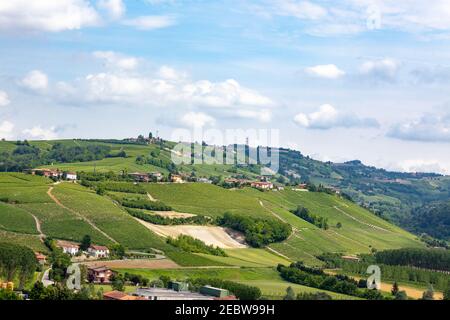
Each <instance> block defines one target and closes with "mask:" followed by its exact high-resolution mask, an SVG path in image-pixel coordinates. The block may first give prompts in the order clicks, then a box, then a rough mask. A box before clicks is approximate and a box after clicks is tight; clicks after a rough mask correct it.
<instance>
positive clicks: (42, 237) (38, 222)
mask: <svg viewBox="0 0 450 320" xmlns="http://www.w3.org/2000/svg"><path fill="white" fill-rule="evenodd" d="M28 213H29V212H28ZM30 214H31V216H32V217H33V218H34V221H35V222H36V230H37V231H38V232H39V238H40V239H41V242H42V243H44V239H45V238H46V236H45V234H44V233H43V232H42V229H41V222H40V221H39V219H38V218H37V217H36V216H35V215H34V214H32V213H30Z"/></svg>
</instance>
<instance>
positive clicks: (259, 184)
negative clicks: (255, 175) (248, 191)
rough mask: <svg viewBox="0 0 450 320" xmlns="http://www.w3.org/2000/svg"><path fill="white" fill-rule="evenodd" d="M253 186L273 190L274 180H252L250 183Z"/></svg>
mask: <svg viewBox="0 0 450 320" xmlns="http://www.w3.org/2000/svg"><path fill="white" fill-rule="evenodd" d="M250 186H251V187H252V188H256V189H259V190H271V189H273V183H272V182H252V183H251V185H250Z"/></svg>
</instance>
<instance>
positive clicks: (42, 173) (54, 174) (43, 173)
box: [30, 169, 63, 178]
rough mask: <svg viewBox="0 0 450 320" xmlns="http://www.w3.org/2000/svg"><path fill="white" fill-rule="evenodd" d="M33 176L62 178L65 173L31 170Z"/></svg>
mask: <svg viewBox="0 0 450 320" xmlns="http://www.w3.org/2000/svg"><path fill="white" fill-rule="evenodd" d="M30 173H31V174H32V175H38V176H44V177H47V178H61V177H62V176H63V173H62V172H61V171H59V170H50V169H32V170H30Z"/></svg>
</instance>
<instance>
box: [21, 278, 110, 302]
mask: <svg viewBox="0 0 450 320" xmlns="http://www.w3.org/2000/svg"><path fill="white" fill-rule="evenodd" d="M28 298H29V299H31V300H44V301H45V300H47V301H63V300H102V299H103V289H102V288H100V289H99V290H96V289H95V287H94V286H93V285H84V286H82V287H81V290H78V291H74V290H70V289H68V288H67V287H66V286H65V285H64V284H61V283H57V284H55V285H51V286H48V287H44V285H43V284H42V282H40V281H38V282H36V283H35V284H34V286H33V288H32V289H31V290H30V292H29V294H28Z"/></svg>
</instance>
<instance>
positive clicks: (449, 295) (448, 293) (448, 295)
mask: <svg viewBox="0 0 450 320" xmlns="http://www.w3.org/2000/svg"><path fill="white" fill-rule="evenodd" d="M444 300H450V286H448V287H447V289H445V290H444Z"/></svg>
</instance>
